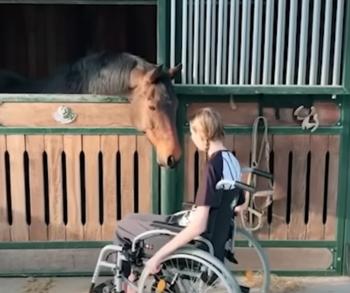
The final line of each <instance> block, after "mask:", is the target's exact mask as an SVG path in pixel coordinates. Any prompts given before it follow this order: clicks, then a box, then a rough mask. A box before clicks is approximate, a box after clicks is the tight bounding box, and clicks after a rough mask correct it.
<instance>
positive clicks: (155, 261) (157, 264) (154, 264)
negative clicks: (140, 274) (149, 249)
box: [146, 255, 161, 275]
mask: <svg viewBox="0 0 350 293" xmlns="http://www.w3.org/2000/svg"><path fill="white" fill-rule="evenodd" d="M146 268H147V269H148V271H149V273H150V274H153V275H154V274H156V273H158V272H159V271H160V269H161V260H160V259H159V258H158V257H157V256H155V255H154V256H153V257H151V258H150V259H149V260H148V261H147V263H146Z"/></svg>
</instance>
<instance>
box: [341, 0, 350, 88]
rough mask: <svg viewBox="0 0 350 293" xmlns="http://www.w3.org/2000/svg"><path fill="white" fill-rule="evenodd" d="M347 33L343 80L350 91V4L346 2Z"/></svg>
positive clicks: (345, 32)
mask: <svg viewBox="0 0 350 293" xmlns="http://www.w3.org/2000/svg"><path fill="white" fill-rule="evenodd" d="M345 6H346V8H345V14H344V15H345V17H346V20H345V26H344V28H345V31H344V48H343V52H342V54H343V59H344V60H343V64H344V65H343V80H342V84H343V85H344V87H345V88H346V89H347V91H350V54H349V51H350V3H349V1H345Z"/></svg>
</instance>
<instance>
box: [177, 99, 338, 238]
mask: <svg viewBox="0 0 350 293" xmlns="http://www.w3.org/2000/svg"><path fill="white" fill-rule="evenodd" d="M314 105H315V107H316V109H317V111H318V114H319V118H320V124H321V126H331V125H335V124H336V123H337V122H338V120H339V119H340V111H339V109H338V107H337V106H336V104H334V103H323V102H319V103H315V104H314ZM202 106H213V107H215V108H216V109H217V110H218V111H219V112H220V113H221V114H222V116H223V119H224V123H225V125H226V126H228V127H230V126H251V125H252V124H253V121H254V119H255V117H257V116H258V113H259V110H258V105H257V104H254V103H236V105H235V106H236V109H232V108H231V107H230V105H228V104H227V103H198V104H196V103H194V104H190V105H189V108H188V115H191V113H192V112H193V111H195V109H197V108H199V107H202ZM280 111H281V112H282V113H283V114H282V115H281V117H280V118H279V119H277V118H276V115H275V109H272V108H271V109H269V108H266V109H263V112H264V116H265V117H266V118H267V119H268V121H269V125H270V126H274V125H279V126H286V125H290V126H296V125H298V123H299V124H300V122H298V121H295V120H294V119H293V109H292V108H284V109H280ZM269 141H270V146H271V163H270V166H271V171H272V172H273V174H274V186H275V192H274V202H273V205H272V206H271V207H270V208H269V210H268V211H267V212H266V214H265V218H264V221H265V223H264V225H263V228H262V229H261V230H259V231H258V232H257V235H258V237H259V239H261V240H334V241H335V240H336V230H337V210H336V208H337V200H338V194H337V192H338V169H339V147H340V136H339V135H327V134H311V133H310V131H305V134H300V133H299V134H288V135H287V134H283V135H281V134H270V135H269ZM225 144H226V146H227V147H228V148H229V149H230V150H231V151H232V152H233V153H235V154H236V156H237V157H238V159H239V161H240V163H241V165H242V166H249V163H250V157H251V135H250V133H247V134H234V133H228V134H227V135H226V137H225ZM204 164H205V158H204V156H203V154H200V153H198V151H197V150H196V149H195V147H194V145H193V143H192V142H191V140H190V137H189V135H187V136H186V138H185V166H186V167H185V169H186V174H185V191H184V194H186V195H187V198H186V200H189V201H192V200H194V198H195V192H196V189H197V186H198V182H199V180H200V174H199V173H200V171H199V170H203V166H204ZM259 184H260V186H261V185H262V184H265V188H266V184H267V183H266V180H265V183H263V182H260V183H259V182H258V185H259Z"/></svg>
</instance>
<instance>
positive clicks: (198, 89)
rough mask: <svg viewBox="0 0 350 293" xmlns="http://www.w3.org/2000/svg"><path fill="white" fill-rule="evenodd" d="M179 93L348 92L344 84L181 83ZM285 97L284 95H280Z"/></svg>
mask: <svg viewBox="0 0 350 293" xmlns="http://www.w3.org/2000/svg"><path fill="white" fill-rule="evenodd" d="M175 91H176V93H177V94H183V95H203V96H208V95H228V94H232V95H234V94H240V95H243V94H245V95H249V94H255V95H259V94H279V95H288V94H297V95H305V94H314V95H316V94H328V95H340V94H345V93H347V89H346V88H344V87H342V86H274V85H267V86H261V85H179V84H177V85H176V86H175ZM280 99H283V96H281V97H280Z"/></svg>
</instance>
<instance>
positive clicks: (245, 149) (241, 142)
mask: <svg viewBox="0 0 350 293" xmlns="http://www.w3.org/2000/svg"><path fill="white" fill-rule="evenodd" d="M250 148H251V136H250V135H246V134H245V135H241V134H239V135H235V136H234V151H235V154H236V157H237V159H238V161H239V163H240V164H241V166H243V167H247V166H250Z"/></svg>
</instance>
